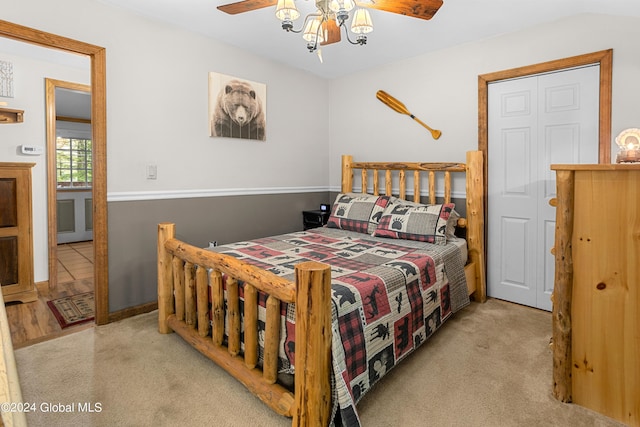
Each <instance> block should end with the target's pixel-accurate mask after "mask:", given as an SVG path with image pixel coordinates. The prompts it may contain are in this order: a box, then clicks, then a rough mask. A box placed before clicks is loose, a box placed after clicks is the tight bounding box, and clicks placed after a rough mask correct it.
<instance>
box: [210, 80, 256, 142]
mask: <svg viewBox="0 0 640 427" xmlns="http://www.w3.org/2000/svg"><path fill="white" fill-rule="evenodd" d="M266 97H267V86H266V85H265V84H264V83H256V82H252V81H249V80H246V79H241V78H238V77H233V76H228V75H226V74H220V73H215V72H210V73H209V120H210V124H209V129H210V131H209V132H210V133H209V135H210V136H213V137H221V138H241V139H254V140H258V141H265V140H266V139H267V134H266V128H267V111H266Z"/></svg>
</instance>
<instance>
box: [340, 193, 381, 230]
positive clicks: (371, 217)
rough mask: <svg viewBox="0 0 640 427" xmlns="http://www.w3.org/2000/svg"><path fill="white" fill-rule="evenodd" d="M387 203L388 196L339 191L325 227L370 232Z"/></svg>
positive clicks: (376, 224) (374, 227) (375, 225)
mask: <svg viewBox="0 0 640 427" xmlns="http://www.w3.org/2000/svg"><path fill="white" fill-rule="evenodd" d="M388 204H389V197H388V196H373V195H370V194H361V193H340V194H338V196H337V197H336V200H335V202H334V203H333V207H332V209H331V215H330V216H329V219H328V220H327V227H329V228H339V229H341V230H348V231H356V232H358V233H366V234H371V233H373V232H374V231H375V229H376V227H377V226H378V220H379V219H380V217H381V216H382V212H384V210H385V208H386V207H387V205H388Z"/></svg>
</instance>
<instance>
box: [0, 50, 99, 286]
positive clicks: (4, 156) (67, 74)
mask: <svg viewBox="0 0 640 427" xmlns="http://www.w3.org/2000/svg"><path fill="white" fill-rule="evenodd" d="M9 50H11V49H9V48H8V47H7V51H3V49H1V48H0V59H1V60H3V61H9V62H11V63H12V65H13V85H14V97H13V98H4V97H0V101H3V102H7V103H8V105H7V107H8V108H13V109H18V110H24V122H22V123H14V124H8V125H0V161H2V162H33V163H35V164H36V165H35V166H34V167H33V169H32V179H33V191H32V193H33V194H32V199H33V202H32V204H33V251H34V280H35V281H36V282H42V281H46V280H48V278H49V271H48V268H49V260H48V240H47V239H48V235H47V224H48V218H47V156H46V147H47V141H46V123H45V78H51V79H56V80H63V81H69V82H74V83H82V84H89V83H90V76H89V60H88V59H85V58H80V59H82V60H81V61H78V57H77V56H76V55H72V54H64V55H62V56H59V55H57V56H56V59H55V60H54V59H53V58H52V59H50V60H40V59H34V58H31V57H25V56H23V55H19V54H17V53H15V52H8V51H9ZM36 50H40V48H37V49H36ZM43 50H44V49H43ZM38 54H39V55H41V54H40V53H38ZM65 57H66V58H65ZM71 57H73V58H71ZM61 59H62V61H61ZM21 145H36V146H40V147H42V148H43V149H44V150H45V153H43V154H41V155H37V156H33V155H24V154H21V153H20V146H21Z"/></svg>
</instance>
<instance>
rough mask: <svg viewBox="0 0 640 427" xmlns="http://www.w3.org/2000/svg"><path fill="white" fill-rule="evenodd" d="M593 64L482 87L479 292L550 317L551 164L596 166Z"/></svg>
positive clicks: (596, 78) (595, 68) (596, 77)
mask: <svg viewBox="0 0 640 427" xmlns="http://www.w3.org/2000/svg"><path fill="white" fill-rule="evenodd" d="M599 70H600V67H599V66H597V65H594V66H589V67H584V68H578V69H571V70H566V71H560V72H556V73H550V74H544V75H539V76H531V77H526V78H522V79H514V80H508V81H501V82H496V83H491V84H490V85H489V148H488V169H489V172H488V183H489V188H488V219H487V221H488V238H487V252H488V254H487V265H488V267H487V277H488V280H487V292H488V295H489V296H491V297H495V298H500V299H505V300H508V301H513V302H516V303H519V304H524V305H528V306H532V307H537V308H542V309H545V310H551V301H550V295H551V291H552V290H553V278H554V277H553V276H554V259H553V256H552V255H551V254H550V250H551V248H552V247H553V244H554V235H555V208H552V207H551V206H549V200H550V199H551V198H553V197H555V189H556V187H555V174H554V173H552V171H551V169H550V165H551V164H552V163H597V161H598V108H599V103H598V94H599Z"/></svg>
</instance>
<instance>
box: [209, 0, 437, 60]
mask: <svg viewBox="0 0 640 427" xmlns="http://www.w3.org/2000/svg"><path fill="white" fill-rule="evenodd" d="M442 3H443V0H315V5H316V9H317V11H316V12H315V13H311V14H309V15H307V16H306V17H305V23H304V26H303V27H302V28H301V29H299V30H294V29H293V21H294V20H295V19H297V18H298V17H299V16H300V12H298V10H297V8H296V6H295V3H294V0H242V1H238V2H235V3H229V4H225V5H222V6H218V10H220V11H222V12H225V13H228V14H230V15H235V14H238V13H244V12H250V11H252V10H256V9H262V8H265V7H270V6H276V17H278V19H280V20H281V21H282V28H283V29H284V30H285V31H287V32H294V33H303V37H304V39H305V40H307V48H308V49H309V51H310V52H313V51H315V50H316V49H317V47H318V44H320V45H321V46H324V45H329V44H332V43H337V42H339V41H341V37H340V28H344V32H345V36H346V38H347V40H348V41H349V43H351V44H358V45H364V44H366V42H367V36H366V34H367V33H369V32H371V31H373V24H372V22H371V17H370V15H369V12H368V10H367V9H376V10H382V11H384V12H391V13H397V14H400V15H405V16H411V17H414V18H418V19H426V20H429V19H431V18H432V17H433V15H435V14H436V12H437V11H438V9H440V7H441V6H442ZM356 5H357V6H358V7H359V8H360V9H356V11H355V13H354V16H353V19H352V22H351V31H352V32H353V33H355V34H357V38H356V40H355V41H352V40H351V39H350V38H349V33H348V31H347V27H346V25H345V23H346V21H347V19H348V18H349V11H351V10H352V9H353V8H354V7H355V6H356ZM303 31H304V32H303Z"/></svg>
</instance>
